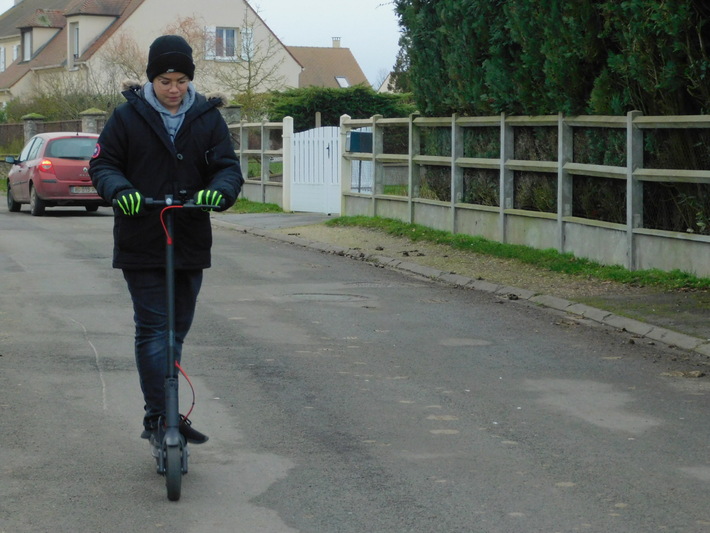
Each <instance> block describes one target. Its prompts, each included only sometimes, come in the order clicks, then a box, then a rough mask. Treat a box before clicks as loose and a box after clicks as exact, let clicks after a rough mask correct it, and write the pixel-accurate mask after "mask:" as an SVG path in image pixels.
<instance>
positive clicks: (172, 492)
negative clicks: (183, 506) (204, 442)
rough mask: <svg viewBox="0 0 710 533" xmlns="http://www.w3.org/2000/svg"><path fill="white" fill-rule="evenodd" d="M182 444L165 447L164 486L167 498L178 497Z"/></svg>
mask: <svg viewBox="0 0 710 533" xmlns="http://www.w3.org/2000/svg"><path fill="white" fill-rule="evenodd" d="M182 453H183V448H182V446H166V449H165V486H166V488H167V489H168V500H170V501H172V502H174V501H177V500H179V499H180V492H181V488H182Z"/></svg>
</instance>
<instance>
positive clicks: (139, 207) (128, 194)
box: [116, 189, 145, 216]
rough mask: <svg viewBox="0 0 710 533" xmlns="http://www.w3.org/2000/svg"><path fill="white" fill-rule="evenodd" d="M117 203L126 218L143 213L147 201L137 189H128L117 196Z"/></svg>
mask: <svg viewBox="0 0 710 533" xmlns="http://www.w3.org/2000/svg"><path fill="white" fill-rule="evenodd" d="M116 203H117V204H118V207H119V208H120V209H121V211H123V214H124V215H126V216H134V215H137V214H139V213H142V212H143V208H144V207H145V200H144V199H143V195H142V194H141V193H139V192H138V191H137V190H135V189H126V190H124V191H120V192H119V193H118V194H117V195H116Z"/></svg>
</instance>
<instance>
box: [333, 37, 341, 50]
mask: <svg viewBox="0 0 710 533" xmlns="http://www.w3.org/2000/svg"><path fill="white" fill-rule="evenodd" d="M333 48H340V37H333Z"/></svg>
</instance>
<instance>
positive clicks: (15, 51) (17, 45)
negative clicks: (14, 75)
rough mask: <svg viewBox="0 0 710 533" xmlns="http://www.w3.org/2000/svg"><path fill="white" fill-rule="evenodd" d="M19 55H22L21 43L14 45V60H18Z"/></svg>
mask: <svg viewBox="0 0 710 533" xmlns="http://www.w3.org/2000/svg"><path fill="white" fill-rule="evenodd" d="M18 57H20V45H19V44H16V45H15V46H13V47H12V61H13V62H14V61H17V58H18Z"/></svg>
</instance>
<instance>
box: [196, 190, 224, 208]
mask: <svg viewBox="0 0 710 533" xmlns="http://www.w3.org/2000/svg"><path fill="white" fill-rule="evenodd" d="M223 198H224V196H223V195H222V193H221V192H219V191H216V190H214V189H202V190H201V191H197V193H196V194H195V203H196V204H197V205H202V206H204V207H205V211H211V210H212V209H219V208H220V207H222V205H221V204H222V199H223Z"/></svg>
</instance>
